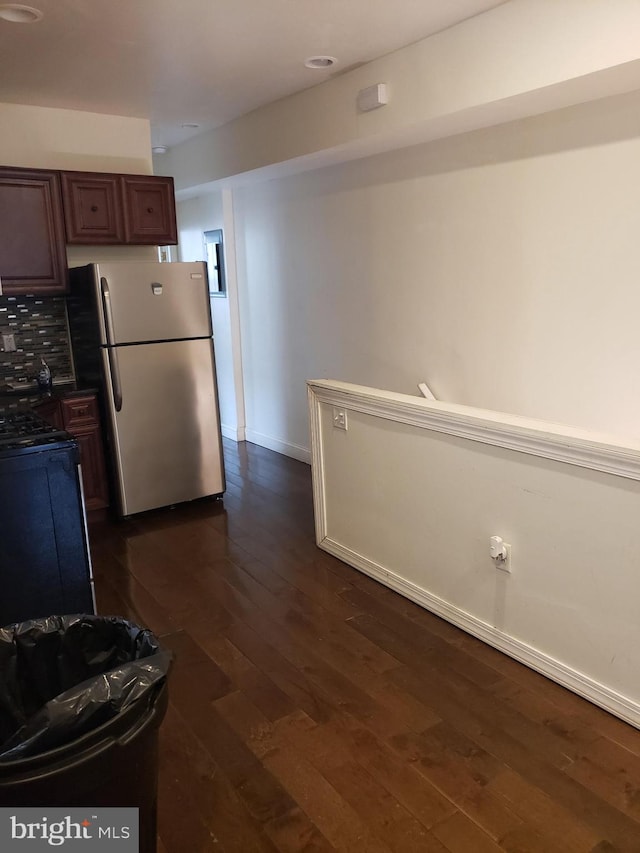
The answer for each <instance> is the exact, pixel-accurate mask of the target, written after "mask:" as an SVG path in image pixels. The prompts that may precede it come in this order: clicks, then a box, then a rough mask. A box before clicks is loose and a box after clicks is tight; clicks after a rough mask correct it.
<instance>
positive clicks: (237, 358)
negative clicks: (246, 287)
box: [222, 187, 246, 441]
mask: <svg viewBox="0 0 640 853" xmlns="http://www.w3.org/2000/svg"><path fill="white" fill-rule="evenodd" d="M222 228H223V232H224V265H225V266H224V270H225V278H226V284H227V299H228V304H229V325H230V333H231V361H232V369H233V385H234V391H235V402H236V423H237V425H238V434H239V435H244V430H245V427H246V415H245V406H244V376H243V372H242V337H241V334H240V300H239V296H238V264H237V258H236V229H235V215H234V209H233V190H231V189H230V188H228V187H227V188H223V190H222ZM238 440H239V441H244V438H239V439H238Z"/></svg>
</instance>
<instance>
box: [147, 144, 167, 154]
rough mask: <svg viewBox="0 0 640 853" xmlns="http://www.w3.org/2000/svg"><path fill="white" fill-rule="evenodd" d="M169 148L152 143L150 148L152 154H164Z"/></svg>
mask: <svg viewBox="0 0 640 853" xmlns="http://www.w3.org/2000/svg"><path fill="white" fill-rule="evenodd" d="M168 150H169V149H168V148H167V146H166V145H154V146H153V148H152V149H151V153H152V154H166V153H167V151H168Z"/></svg>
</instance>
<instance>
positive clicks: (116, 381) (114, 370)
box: [100, 276, 122, 412]
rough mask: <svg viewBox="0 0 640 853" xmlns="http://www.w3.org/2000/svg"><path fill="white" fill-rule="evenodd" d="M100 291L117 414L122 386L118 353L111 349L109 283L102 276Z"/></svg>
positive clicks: (111, 326) (120, 406)
mask: <svg viewBox="0 0 640 853" xmlns="http://www.w3.org/2000/svg"><path fill="white" fill-rule="evenodd" d="M100 290H101V291H102V305H103V308H104V318H105V332H106V336H107V356H108V358H109V373H110V374H111V387H112V389H113V405H114V407H115V410H116V412H119V411H120V410H121V409H122V385H121V383H120V370H119V368H118V353H117V351H116V350H115V349H114V347H113V313H112V311H111V294H110V293H109V282H108V281H107V279H106V278H105V277H104V276H102V278H101V279H100Z"/></svg>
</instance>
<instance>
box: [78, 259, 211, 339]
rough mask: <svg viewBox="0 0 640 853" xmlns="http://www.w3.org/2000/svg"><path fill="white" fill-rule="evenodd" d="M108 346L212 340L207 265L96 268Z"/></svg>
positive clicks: (131, 264)
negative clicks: (200, 339) (184, 340)
mask: <svg viewBox="0 0 640 853" xmlns="http://www.w3.org/2000/svg"><path fill="white" fill-rule="evenodd" d="M94 273H95V281H94V286H95V287H96V288H97V290H98V294H97V296H98V304H99V305H100V308H101V311H102V316H103V323H104V324H105V331H106V334H105V337H104V341H103V342H104V343H108V344H126V343H137V342H139V341H166V340H177V339H181V338H198V337H211V316H210V310H209V287H208V283H207V270H206V266H205V264H204V263H203V262H201V261H197V262H194V263H176V264H160V263H154V262H151V261H132V262H112V263H105V264H96V265H95V267H94Z"/></svg>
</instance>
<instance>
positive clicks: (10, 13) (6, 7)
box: [0, 3, 44, 24]
mask: <svg viewBox="0 0 640 853" xmlns="http://www.w3.org/2000/svg"><path fill="white" fill-rule="evenodd" d="M43 16H44V13H43V12H41V11H40V9H34V8H33V6H21V5H19V4H18V3H3V4H2V5H0V18H2V19H3V20H5V21H11V23H12V24H34V23H35V22H36V21H39V20H41V19H42V17H43Z"/></svg>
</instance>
